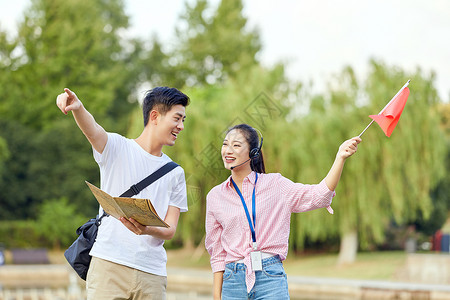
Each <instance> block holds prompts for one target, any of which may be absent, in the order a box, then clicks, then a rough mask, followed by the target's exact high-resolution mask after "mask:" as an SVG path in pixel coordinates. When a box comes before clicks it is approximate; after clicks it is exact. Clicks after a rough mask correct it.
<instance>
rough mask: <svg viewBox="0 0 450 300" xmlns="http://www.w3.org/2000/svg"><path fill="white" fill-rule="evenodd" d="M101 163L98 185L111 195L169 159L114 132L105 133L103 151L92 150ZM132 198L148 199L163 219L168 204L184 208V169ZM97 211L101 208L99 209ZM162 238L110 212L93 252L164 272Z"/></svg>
mask: <svg viewBox="0 0 450 300" xmlns="http://www.w3.org/2000/svg"><path fill="white" fill-rule="evenodd" d="M93 152H94V158H95V161H96V162H97V163H98V165H99V167H100V188H101V189H102V190H104V191H105V192H107V193H108V194H110V195H111V196H113V197H118V196H120V195H121V194H122V193H123V192H125V191H126V190H128V189H129V188H130V186H132V185H133V184H136V183H138V182H139V181H141V180H142V179H144V178H146V177H147V176H148V175H150V174H151V173H153V172H154V171H156V170H157V169H159V168H160V167H162V166H163V165H165V164H166V163H167V162H169V161H171V159H170V158H169V157H168V156H167V155H165V154H163V155H162V156H161V157H157V156H154V155H151V154H150V153H148V152H147V151H145V150H144V149H142V147H141V146H139V144H138V143H136V141H135V140H132V139H128V138H125V137H123V136H121V135H119V134H116V133H108V141H107V143H106V146H105V149H104V150H103V153H102V154H100V153H98V152H97V151H95V150H93ZM134 197H135V198H145V199H150V200H151V202H152V204H153V206H154V208H155V210H156V212H157V213H158V216H159V217H160V218H161V219H163V220H164V218H165V216H166V213H167V209H168V207H169V205H171V206H175V207H178V208H180V211H181V212H185V211H187V197H186V181H185V178H184V171H183V169H182V168H181V167H176V168H175V169H173V170H172V171H170V172H169V173H167V174H166V175H164V176H163V177H161V178H160V179H158V180H157V181H155V182H153V183H152V184H151V185H149V186H148V187H146V188H145V189H143V190H142V191H141V192H140V193H139V194H137V195H135V196H134ZM99 213H100V215H101V214H102V213H103V210H102V209H101V207H100V209H99ZM163 244H164V241H163V240H161V239H158V238H154V237H152V236H149V235H136V234H134V233H133V232H131V231H130V230H129V229H128V228H126V227H125V225H123V224H122V222H120V221H119V220H117V219H115V218H113V217H111V216H109V217H104V218H103V219H102V223H101V225H100V227H99V230H98V235H97V239H96V241H95V243H94V246H93V248H92V250H91V252H90V254H91V255H92V256H95V257H98V258H101V259H104V260H108V261H111V262H115V263H118V264H121V265H125V266H128V267H131V268H135V269H138V270H141V271H144V272H147V273H152V274H156V275H160V276H167V272H166V262H167V255H166V251H165V249H164V247H163Z"/></svg>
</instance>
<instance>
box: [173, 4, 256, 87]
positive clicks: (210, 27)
mask: <svg viewBox="0 0 450 300" xmlns="http://www.w3.org/2000/svg"><path fill="white" fill-rule="evenodd" d="M242 10H243V5H242V1H241V0H227V1H220V3H219V5H218V7H217V9H216V10H212V9H211V7H209V5H208V3H207V1H206V0H199V1H197V2H196V3H194V4H192V5H189V3H188V2H186V12H185V13H184V14H183V16H182V19H183V20H184V21H185V22H184V24H183V25H185V26H183V27H180V28H178V29H177V36H178V39H179V47H178V49H177V50H176V51H175V53H174V54H175V56H174V58H175V59H176V60H177V67H178V68H179V69H181V70H182V71H183V73H184V74H185V75H186V78H185V80H186V83H187V84H188V85H193V84H197V83H200V84H205V83H206V84H214V83H224V81H225V80H226V79H227V78H236V77H238V74H240V73H242V72H246V71H247V70H249V69H250V68H251V67H253V66H256V65H257V64H258V63H257V59H256V54H257V53H258V51H260V49H261V42H260V38H259V34H258V33H257V32H256V31H255V30H253V31H250V30H248V29H247V28H246V25H247V19H246V18H245V17H244V16H243V15H242Z"/></svg>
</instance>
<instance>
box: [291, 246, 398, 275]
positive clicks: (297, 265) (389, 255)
mask: <svg viewBox="0 0 450 300" xmlns="http://www.w3.org/2000/svg"><path fill="white" fill-rule="evenodd" d="M406 256H407V254H406V253H405V252H404V251H394V252H387V251H386V252H364V253H358V255H357V257H356V261H355V262H354V263H352V264H346V265H337V259H338V256H337V254H321V255H308V256H304V257H302V256H295V257H294V256H289V257H288V259H287V260H286V261H285V263H284V266H285V269H286V273H287V274H289V275H294V276H311V277H333V278H347V279H371V280H396V279H397V277H398V273H399V271H400V270H401V269H402V268H404V266H405V262H406Z"/></svg>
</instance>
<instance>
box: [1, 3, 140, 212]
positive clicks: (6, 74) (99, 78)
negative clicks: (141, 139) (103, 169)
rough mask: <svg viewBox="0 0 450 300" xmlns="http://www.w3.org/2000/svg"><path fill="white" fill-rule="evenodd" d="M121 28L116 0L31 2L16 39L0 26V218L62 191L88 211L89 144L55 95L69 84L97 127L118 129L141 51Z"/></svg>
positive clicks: (123, 19) (93, 169) (92, 175)
mask: <svg viewBox="0 0 450 300" xmlns="http://www.w3.org/2000/svg"><path fill="white" fill-rule="evenodd" d="M127 26H128V17H127V16H126V15H125V14H124V11H123V2H122V1H121V0H112V1H89V0H81V1H78V0H67V1H66V0H64V1H62V0H55V1H49V0H33V1H32V5H31V6H30V7H29V8H28V9H27V10H26V11H25V14H24V17H23V21H22V22H21V23H20V25H19V30H18V35H17V36H16V37H8V36H7V34H6V33H5V32H3V31H1V30H0V42H1V43H0V98H1V99H2V101H0V120H1V122H0V128H1V129H0V135H1V136H2V138H3V139H4V140H5V141H6V144H7V145H8V148H9V152H10V153H11V155H10V157H9V159H7V160H6V161H4V172H3V174H2V175H1V174H0V176H2V181H0V187H1V190H0V201H1V202H2V206H4V208H6V209H5V210H2V211H1V212H0V215H1V216H2V218H4V219H11V218H33V217H36V212H37V210H36V208H37V207H38V206H39V205H40V204H41V203H42V201H44V200H45V199H53V198H60V197H62V196H65V197H67V198H68V199H70V201H71V202H73V203H77V207H78V208H79V211H80V212H81V213H83V214H86V215H88V214H89V215H92V214H93V213H94V212H95V210H96V208H97V205H96V202H95V200H94V199H93V197H92V196H90V194H89V190H88V189H87V188H86V186H85V185H84V182H83V181H84V180H86V179H87V180H90V181H92V182H93V183H95V182H97V180H98V169H97V166H96V164H95V162H94V160H93V158H92V154H91V153H92V152H91V148H90V145H89V143H88V142H87V141H86V139H85V138H84V136H83V135H82V134H81V132H80V131H79V130H78V129H77V128H76V124H75V122H74V121H73V118H72V117H70V116H68V117H64V116H63V115H62V114H61V112H60V111H59V110H58V108H57V107H56V105H55V99H56V96H57V95H58V94H59V93H61V92H62V91H63V88H64V87H70V88H72V89H73V90H74V91H76V93H77V94H78V96H79V97H80V98H81V99H83V103H84V105H85V106H86V107H87V108H88V109H89V111H90V112H92V113H93V115H94V116H95V117H96V119H97V121H98V122H99V123H100V124H102V125H103V126H104V127H105V128H107V129H108V130H109V131H116V132H122V133H123V132H125V131H126V127H127V125H128V124H127V122H128V120H129V112H130V111H131V109H132V108H133V106H134V105H133V104H132V103H131V102H132V101H131V102H130V101H128V100H129V95H130V92H131V90H132V89H133V88H134V86H135V85H136V84H137V82H138V81H139V80H138V78H137V77H138V76H137V75H138V74H139V69H138V68H136V67H135V66H136V65H138V64H137V63H136V62H137V61H138V58H139V55H140V51H141V50H142V49H141V48H139V47H138V46H139V43H138V42H137V41H135V40H129V39H125V38H123V37H122V34H121V32H122V31H123V30H124V29H125V28H127ZM135 47H138V48H137V49H136V51H134V49H135ZM0 156H1V154H0ZM11 195H14V197H12V196H11Z"/></svg>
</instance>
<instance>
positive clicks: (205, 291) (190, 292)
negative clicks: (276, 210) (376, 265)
mask: <svg viewBox="0 0 450 300" xmlns="http://www.w3.org/2000/svg"><path fill="white" fill-rule="evenodd" d="M167 271H168V295H167V300H195V299H198V300H205V299H211V295H210V292H211V290H212V273H211V272H210V270H198V269H181V268H168V269H167ZM55 279H57V280H56V281H55ZM39 282H41V283H39ZM48 282H50V283H51V285H54V284H55V283H56V282H60V283H61V284H63V285H64V286H66V288H65V291H61V286H60V287H51V285H50V286H49V285H43V283H48ZM288 283H289V289H290V294H291V299H294V300H295V299H298V300H306V299H308V300H313V299H314V300H317V299H336V300H357V299H428V300H444V299H446V300H447V299H450V285H437V284H417V283H405V282H392V281H376V280H351V279H338V278H316V277H301V276H288ZM19 286H22V289H23V290H25V291H32V289H30V287H33V289H34V293H35V294H36V295H40V294H42V293H47V294H48V293H50V292H49V291H48V290H49V289H51V288H53V289H54V290H55V293H56V292H58V293H60V294H61V296H59V298H58V299H70V300H72V299H73V300H81V299H83V296H82V294H83V293H84V281H82V280H81V279H79V278H78V277H77V275H76V274H75V273H74V272H73V271H72V269H70V267H69V266H68V265H6V266H0V300H2V299H24V298H20V297H17V296H16V297H14V295H13V294H14V293H19V292H18V289H17V287H19ZM21 293H22V292H21ZM7 295H9V296H7ZM11 295H13V296H11ZM48 295H50V294H48ZM62 295H65V296H62ZM36 299H53V298H48V297H45V298H41V297H38V298H36ZM55 299H56V298H55Z"/></svg>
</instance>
